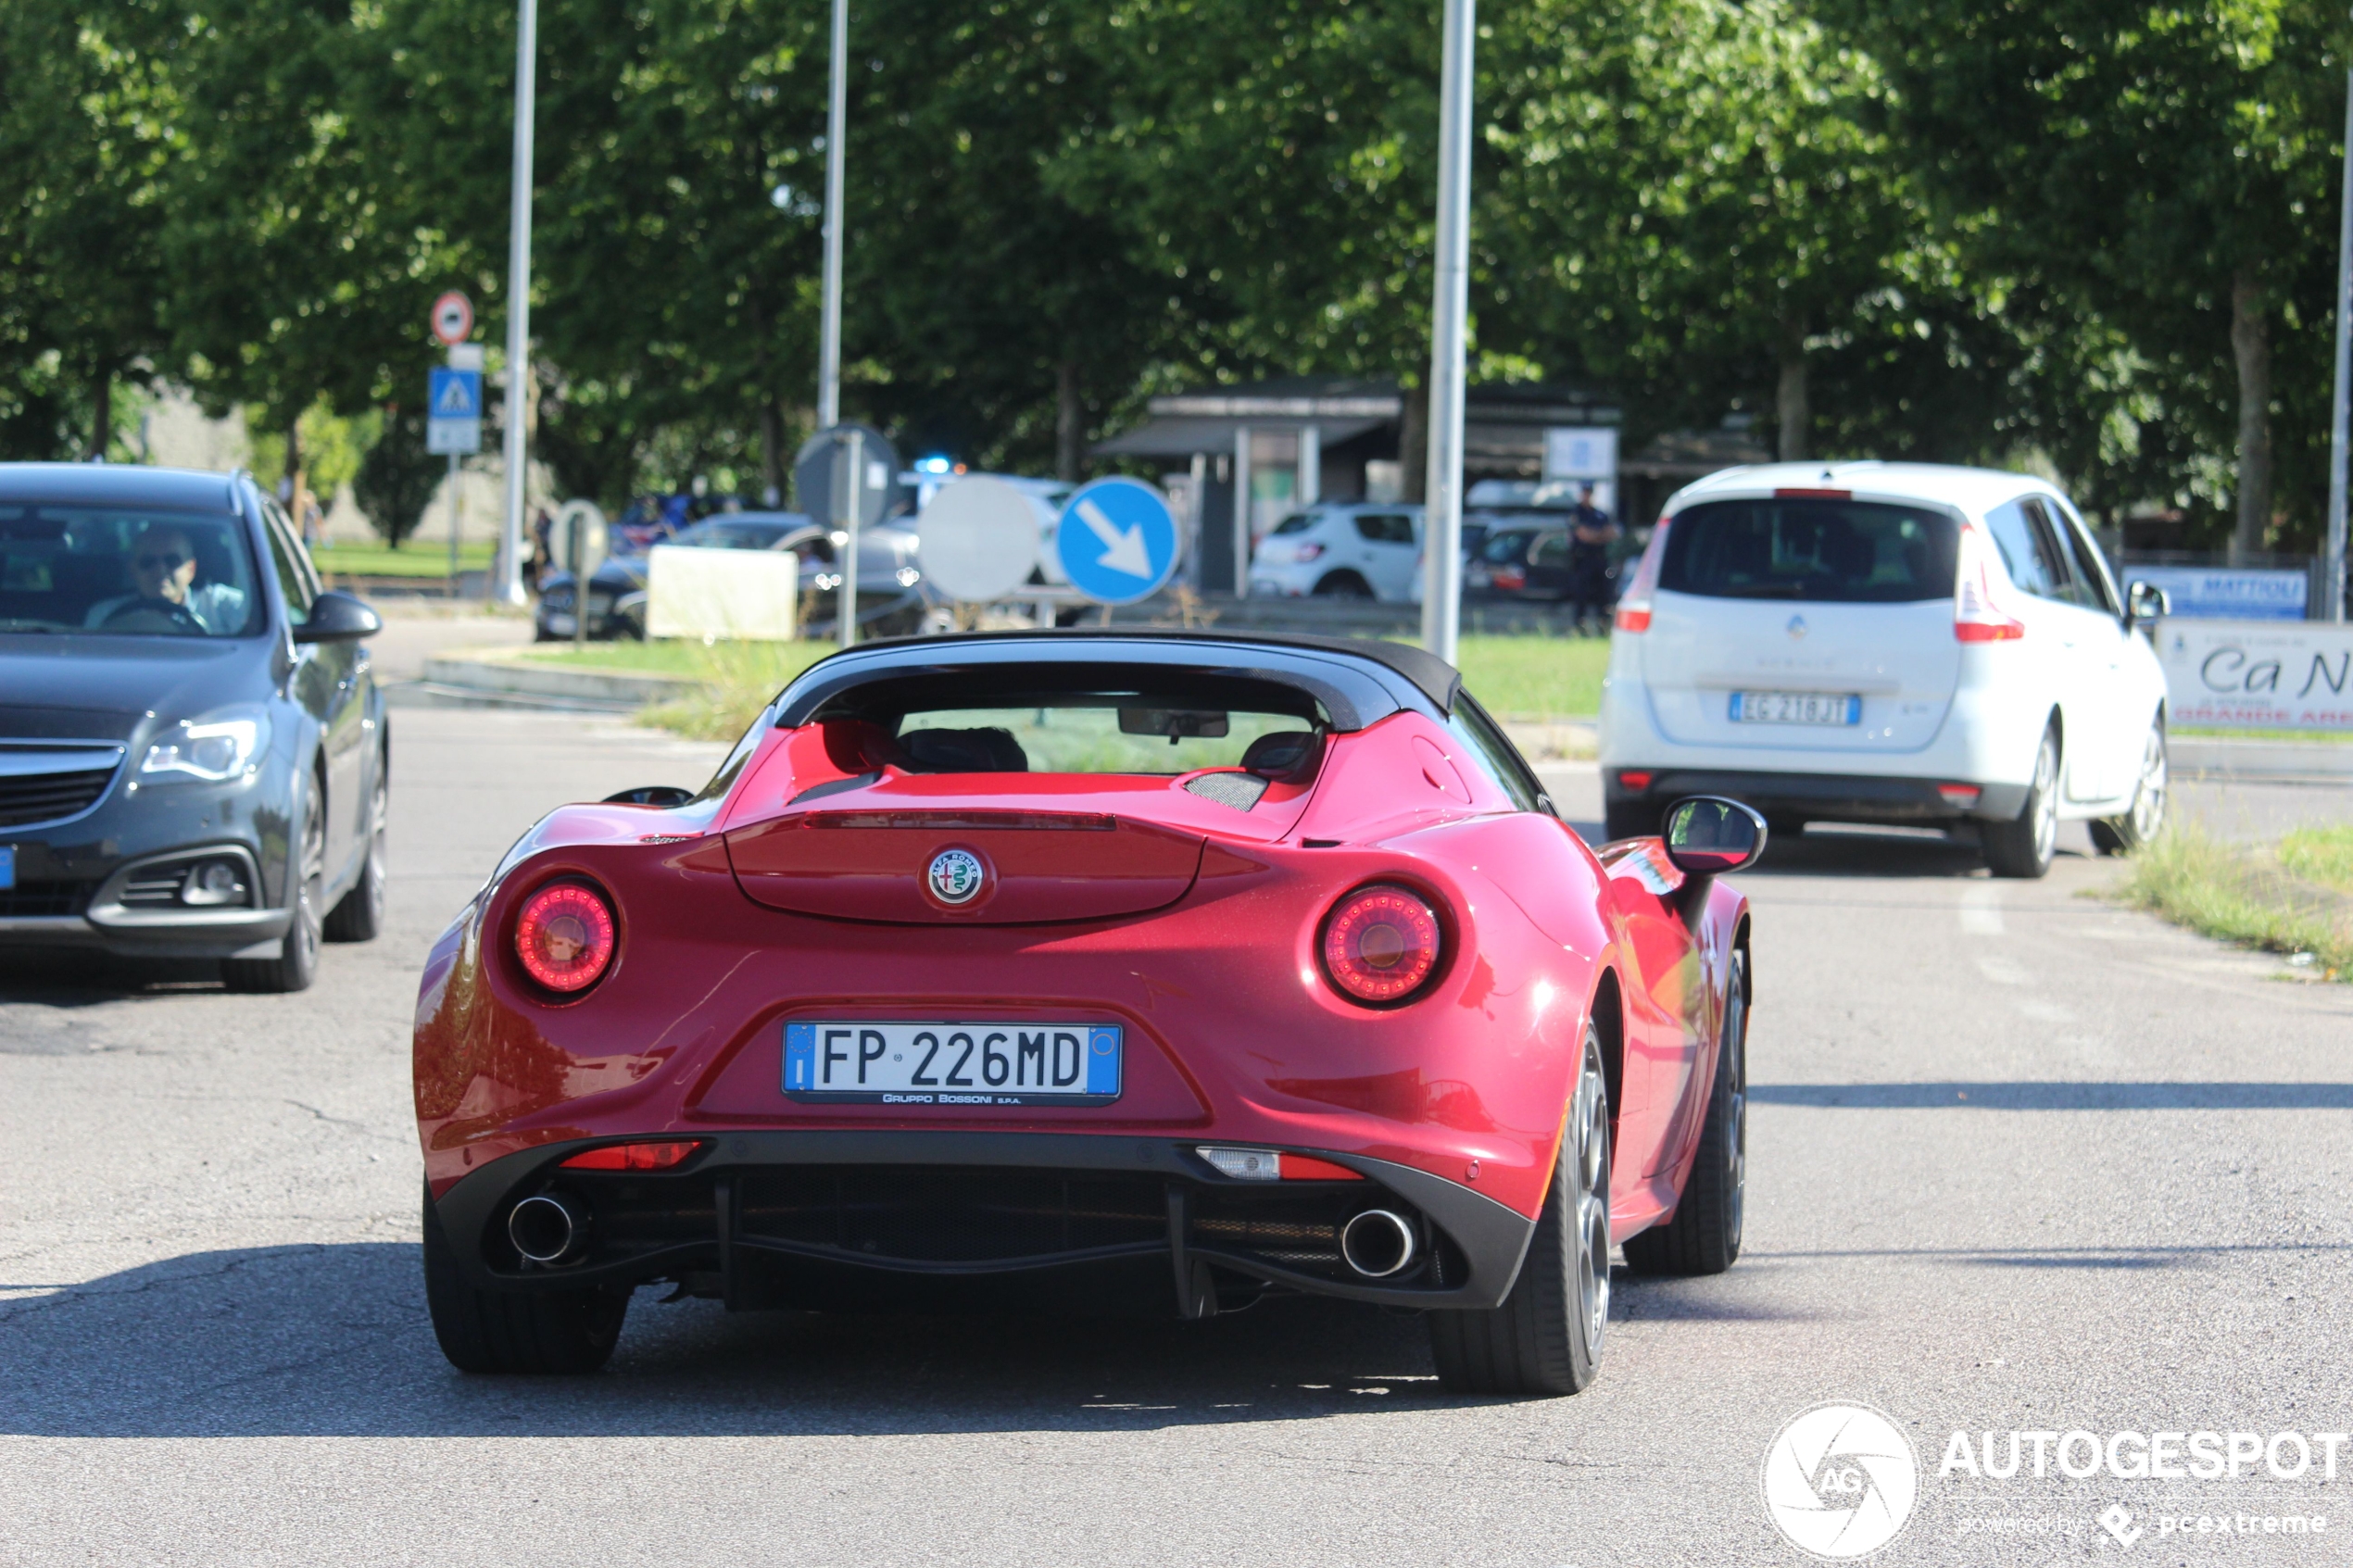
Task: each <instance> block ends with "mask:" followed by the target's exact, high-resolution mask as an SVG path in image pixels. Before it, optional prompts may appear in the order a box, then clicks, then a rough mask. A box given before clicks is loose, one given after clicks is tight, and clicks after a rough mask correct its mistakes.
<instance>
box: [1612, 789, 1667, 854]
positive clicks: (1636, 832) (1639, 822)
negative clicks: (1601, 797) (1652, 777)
mask: <svg viewBox="0 0 2353 1568" xmlns="http://www.w3.org/2000/svg"><path fill="white" fill-rule="evenodd" d="M1663 814H1664V813H1663V812H1662V810H1661V809H1660V808H1659V807H1658V806H1657V805H1656V804H1655V803H1653V802H1651V801H1647V800H1613V801H1611V802H1609V803H1608V804H1607V805H1605V806H1604V807H1603V808H1602V816H1603V817H1604V831H1605V832H1606V833H1607V834H1608V837H1609V841H1610V842H1611V843H1613V844H1615V843H1616V842H1617V840H1619V839H1621V838H1641V837H1642V836H1643V835H1644V834H1654V833H1656V832H1657V831H1658V825H1659V821H1660V818H1661V817H1662V815H1663Z"/></svg>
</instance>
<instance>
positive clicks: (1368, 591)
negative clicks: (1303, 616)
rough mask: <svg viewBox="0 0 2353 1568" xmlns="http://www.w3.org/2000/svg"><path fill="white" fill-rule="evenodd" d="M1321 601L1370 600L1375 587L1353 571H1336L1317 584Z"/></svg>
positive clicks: (1317, 591) (1316, 589) (1317, 592)
mask: <svg viewBox="0 0 2353 1568" xmlns="http://www.w3.org/2000/svg"><path fill="white" fill-rule="evenodd" d="M1372 596H1373V585H1372V584H1371V583H1367V582H1365V580H1364V579H1363V578H1361V577H1359V576H1357V575H1356V574H1355V573H1354V572H1353V571H1335V572H1333V573H1331V574H1330V575H1329V576H1327V577H1326V578H1325V579H1324V580H1323V581H1322V582H1320V583H1316V584H1315V597H1317V598H1319V599H1369V598H1371V597H1372Z"/></svg>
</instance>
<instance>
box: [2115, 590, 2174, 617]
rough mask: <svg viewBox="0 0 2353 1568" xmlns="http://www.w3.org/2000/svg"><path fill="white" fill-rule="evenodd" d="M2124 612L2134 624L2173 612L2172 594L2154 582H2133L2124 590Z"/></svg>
mask: <svg viewBox="0 0 2353 1568" xmlns="http://www.w3.org/2000/svg"><path fill="white" fill-rule="evenodd" d="M2124 606H2125V609H2124V613H2125V616H2126V617H2127V619H2129V620H2130V621H2132V622H2133V625H2135V626H2145V625H2147V624H2148V623H2149V622H2150V621H2156V620H2158V619H2159V618H2160V617H2163V616H2168V615H2171V614H2172V613H2173V596H2172V595H2171V594H2169V593H2167V592H2166V591H2165V590H2164V589H2162V588H2160V587H2158V585H2157V584H2156V583H2133V585H2132V586H2131V587H2130V588H2127V589H2125V590H2124Z"/></svg>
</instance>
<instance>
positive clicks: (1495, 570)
mask: <svg viewBox="0 0 2353 1568" xmlns="http://www.w3.org/2000/svg"><path fill="white" fill-rule="evenodd" d="M1567 540H1568V530H1567V526H1566V525H1564V524H1562V523H1560V522H1557V521H1551V520H1545V521H1530V520H1520V519H1515V520H1511V521H1502V520H1496V521H1490V522H1489V524H1488V529H1487V534H1486V537H1484V538H1483V539H1481V540H1480V541H1479V546H1478V553H1477V554H1476V555H1474V556H1472V557H1471V558H1470V560H1469V563H1468V565H1467V566H1466V569H1465V571H1464V573H1463V583H1464V586H1465V587H1466V588H1468V589H1470V590H1471V591H1472V592H1474V593H1478V592H1484V593H1489V594H1496V595H1501V596H1505V597H1509V598H1558V597H1560V596H1561V595H1562V594H1564V593H1566V592H1567V578H1566V577H1565V576H1564V577H1563V579H1562V583H1561V586H1559V587H1557V588H1554V589H1553V590H1552V591H1550V592H1544V591H1541V590H1536V591H1531V589H1530V582H1531V577H1530V566H1531V561H1532V558H1533V557H1534V556H1535V554H1536V553H1537V550H1538V547H1539V546H1542V545H1544V544H1546V543H1547V542H1552V543H1554V544H1556V545H1557V546H1560V548H1559V549H1558V550H1557V551H1555V552H1554V553H1557V554H1562V555H1563V557H1564V558H1566V557H1565V552H1566V547H1567Z"/></svg>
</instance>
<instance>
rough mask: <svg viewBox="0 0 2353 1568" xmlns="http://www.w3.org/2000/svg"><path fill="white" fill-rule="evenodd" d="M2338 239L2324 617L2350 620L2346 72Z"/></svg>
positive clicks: (2350, 169) (2352, 353)
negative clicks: (2347, 588)
mask: <svg viewBox="0 0 2353 1568" xmlns="http://www.w3.org/2000/svg"><path fill="white" fill-rule="evenodd" d="M2338 206H2339V207H2340V208H2341V209H2342V210H2341V212H2340V214H2339V227H2338V230H2337V238H2336V396H2335V398H2334V404H2333V406H2332V408H2330V411H2329V539H2328V550H2327V553H2326V555H2325V556H2324V557H2323V558H2322V559H2323V561H2324V565H2323V566H2322V571H2325V572H2326V573H2327V574H2328V581H2327V582H2326V583H2322V585H2321V613H2322V615H2323V616H2325V617H2326V618H2327V619H2329V620H2331V621H2343V620H2344V619H2345V464H2346V457H2347V453H2346V445H2347V440H2346V436H2347V431H2346V426H2347V404H2348V401H2353V320H2348V318H2353V70H2349V71H2347V72H2346V73H2345V182H2344V190H2343V192H2342V194H2340V196H2339V198H2338Z"/></svg>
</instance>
